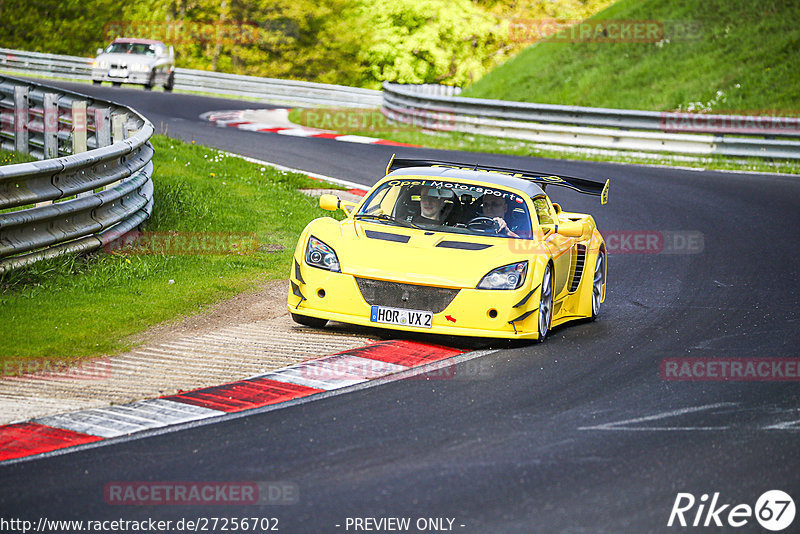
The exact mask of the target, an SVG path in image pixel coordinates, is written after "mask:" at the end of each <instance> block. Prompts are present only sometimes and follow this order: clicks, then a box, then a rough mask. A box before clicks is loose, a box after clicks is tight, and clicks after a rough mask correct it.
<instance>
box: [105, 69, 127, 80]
mask: <svg viewBox="0 0 800 534" xmlns="http://www.w3.org/2000/svg"><path fill="white" fill-rule="evenodd" d="M108 75H109V76H111V77H112V78H125V77H126V76H128V71H127V70H126V69H108Z"/></svg>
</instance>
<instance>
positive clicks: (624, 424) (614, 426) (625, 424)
mask: <svg viewBox="0 0 800 534" xmlns="http://www.w3.org/2000/svg"><path fill="white" fill-rule="evenodd" d="M737 404H738V403H736V402H718V403H716V404H706V405H704V406H693V407H689V408H681V409H678V410H671V411H668V412H662V413H659V414H656V415H647V416H645V417H636V418H634V419H625V420H622V421H615V422H613V423H604V424H602V425H596V426H582V427H578V430H625V431H644V432H647V431H663V430H725V429H727V428H728V427H727V426H715V427H704V426H699V427H631V426H630V425H635V424H637V423H645V422H648V421H657V420H659V419H667V418H669V417H676V416H679V415H685V414H688V413H697V412H702V411H706V410H713V409H715V408H725V407H731V406H736V405H737Z"/></svg>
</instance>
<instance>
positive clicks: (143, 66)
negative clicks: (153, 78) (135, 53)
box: [131, 63, 150, 72]
mask: <svg viewBox="0 0 800 534" xmlns="http://www.w3.org/2000/svg"><path fill="white" fill-rule="evenodd" d="M131 70H132V71H133V72H149V71H150V65H148V64H147V63H134V64H133V65H131Z"/></svg>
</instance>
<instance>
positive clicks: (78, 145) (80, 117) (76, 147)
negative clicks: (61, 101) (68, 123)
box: [72, 100, 94, 198]
mask: <svg viewBox="0 0 800 534" xmlns="http://www.w3.org/2000/svg"><path fill="white" fill-rule="evenodd" d="M86 130H87V118H86V101H85V100H73V101H72V153H73V154H78V153H80V152H86V150H87V149H88V147H87V144H86ZM92 194H94V192H93V191H86V192H84V193H78V194H77V195H75V197H77V198H80V197H85V196H89V195H92Z"/></svg>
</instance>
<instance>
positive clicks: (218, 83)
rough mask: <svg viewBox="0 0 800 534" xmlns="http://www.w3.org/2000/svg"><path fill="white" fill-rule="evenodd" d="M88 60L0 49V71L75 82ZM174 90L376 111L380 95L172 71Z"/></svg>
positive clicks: (85, 73) (86, 71) (83, 76)
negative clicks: (53, 77)
mask: <svg viewBox="0 0 800 534" xmlns="http://www.w3.org/2000/svg"><path fill="white" fill-rule="evenodd" d="M92 61H93V60H92V59H91V58H83V57H75V56H60V55H55V54H42V53H39V52H26V51H24V50H12V49H8V48H0V69H7V70H9V71H14V72H19V73H24V74H31V75H37V74H38V75H45V76H62V77H68V78H74V79H79V80H90V79H91V78H92V72H91V70H92ZM175 89H179V90H185V91H194V92H198V93H209V94H222V95H231V96H241V97H249V98H257V99H261V100H264V101H267V102H277V103H284V104H314V105H320V106H338V107H363V108H377V107H380V105H381V102H382V96H381V92H380V91H375V90H372V89H360V88H356V87H345V86H342V85H328V84H323V83H313V82H303V81H295V80H277V79H272V78H259V77H256V76H241V75H238V74H224V73H220V72H211V71H204V70H193V69H181V68H177V69H175Z"/></svg>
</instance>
